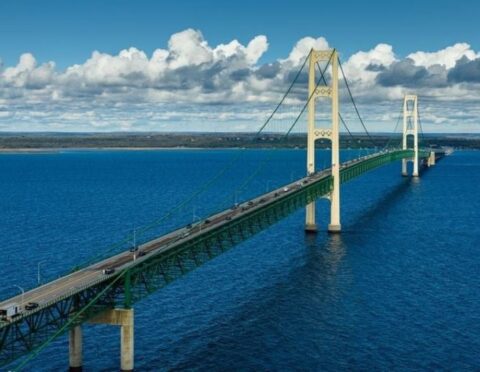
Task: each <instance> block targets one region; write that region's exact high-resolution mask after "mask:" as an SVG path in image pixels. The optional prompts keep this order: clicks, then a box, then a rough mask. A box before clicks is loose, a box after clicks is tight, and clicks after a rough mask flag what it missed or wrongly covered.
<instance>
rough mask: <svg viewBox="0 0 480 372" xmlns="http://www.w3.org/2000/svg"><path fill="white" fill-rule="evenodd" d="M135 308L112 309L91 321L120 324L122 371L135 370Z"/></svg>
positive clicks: (94, 322)
mask: <svg viewBox="0 0 480 372" xmlns="http://www.w3.org/2000/svg"><path fill="white" fill-rule="evenodd" d="M133 319H134V318H133V309H112V310H107V311H104V312H103V313H101V314H99V315H97V316H96V317H95V318H93V319H92V320H91V321H90V323H93V324H109V325H117V326H120V371H122V372H130V371H133V365H134V363H133V362H134V322H133Z"/></svg>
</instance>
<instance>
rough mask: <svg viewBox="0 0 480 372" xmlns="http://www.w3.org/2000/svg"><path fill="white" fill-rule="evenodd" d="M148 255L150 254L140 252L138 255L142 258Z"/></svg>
mask: <svg viewBox="0 0 480 372" xmlns="http://www.w3.org/2000/svg"><path fill="white" fill-rule="evenodd" d="M147 253H148V252H146V251H140V252H138V255H139V256H140V257H142V256H145V255H146V254H147Z"/></svg>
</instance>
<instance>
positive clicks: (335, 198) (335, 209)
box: [305, 49, 341, 232]
mask: <svg viewBox="0 0 480 372" xmlns="http://www.w3.org/2000/svg"><path fill="white" fill-rule="evenodd" d="M325 61H330V63H331V66H332V79H331V84H330V85H327V86H325V85H319V86H318V87H317V84H316V79H315V66H316V65H317V63H318V62H325ZM318 97H328V98H331V100H332V125H331V127H329V128H317V127H316V126H315V100H316V98H318ZM308 98H309V101H308V128H307V174H312V173H314V172H315V141H316V140H318V139H320V138H325V139H328V140H330V141H331V143H332V146H331V147H332V177H333V190H332V192H331V194H330V224H329V225H328V231H329V232H340V230H341V225H340V140H339V128H338V109H339V107H338V55H337V51H336V50H335V49H333V50H312V51H311V53H310V59H309V72H308ZM305 230H306V231H307V232H316V231H317V225H316V223H315V202H312V203H310V204H308V205H307V207H306V224H305Z"/></svg>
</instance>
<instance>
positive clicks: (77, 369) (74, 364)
mask: <svg viewBox="0 0 480 372" xmlns="http://www.w3.org/2000/svg"><path fill="white" fill-rule="evenodd" d="M68 339H69V345H68V354H69V365H70V367H69V369H68V370H69V371H70V372H81V371H82V368H83V361H82V327H81V326H79V325H78V326H76V327H74V328H72V329H71V330H70V331H69V337H68Z"/></svg>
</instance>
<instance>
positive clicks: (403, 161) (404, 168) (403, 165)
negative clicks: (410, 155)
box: [402, 159, 408, 177]
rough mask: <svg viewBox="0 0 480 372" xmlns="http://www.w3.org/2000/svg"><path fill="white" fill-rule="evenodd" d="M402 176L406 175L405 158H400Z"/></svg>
mask: <svg viewBox="0 0 480 372" xmlns="http://www.w3.org/2000/svg"><path fill="white" fill-rule="evenodd" d="M402 176H404V177H407V176H408V173H407V159H402Z"/></svg>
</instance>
